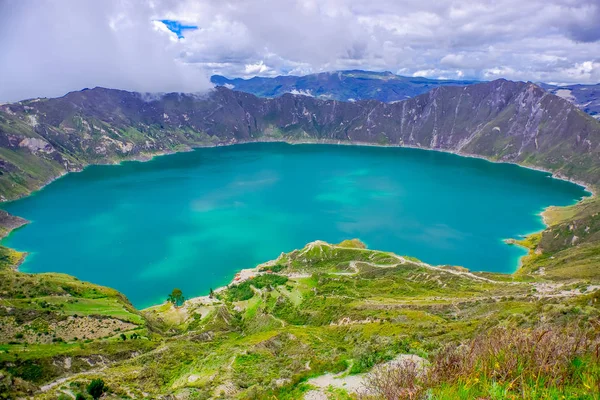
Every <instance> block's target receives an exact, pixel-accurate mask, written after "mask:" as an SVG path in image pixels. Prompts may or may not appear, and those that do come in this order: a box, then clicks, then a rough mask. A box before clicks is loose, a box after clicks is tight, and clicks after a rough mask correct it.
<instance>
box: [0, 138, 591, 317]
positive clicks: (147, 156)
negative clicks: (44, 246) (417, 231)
mask: <svg viewBox="0 0 600 400" xmlns="http://www.w3.org/2000/svg"><path fill="white" fill-rule="evenodd" d="M251 143H285V144H289V145H292V146H294V145H338V146H357V147H382V148H385V147H389V148H408V149H416V150H423V151H437V152H440V153H448V154H453V155H456V156H459V157H467V158H476V159H480V160H483V161H487V162H490V163H494V164H512V165H516V166H518V167H521V168H526V169H530V170H534V171H538V172H543V173H546V174H548V175H549V176H550V178H552V179H558V180H562V181H566V182H569V183H572V184H575V185H577V186H580V187H582V188H583V189H584V190H585V191H586V192H587V193H589V196H583V197H581V198H580V199H579V200H577V201H576V202H575V203H573V204H571V205H567V206H553V205H551V206H548V207H546V208H545V209H544V210H543V211H542V212H540V213H539V214H537V215H539V216H540V218H541V220H542V223H543V225H544V226H545V228H544V229H542V230H540V231H535V232H530V233H527V234H524V235H522V237H523V238H526V237H528V236H530V235H532V234H536V233H539V232H542V231H543V230H545V229H547V228H548V227H549V224H548V222H547V218H546V216H545V215H544V214H545V213H546V212H547V211H548V210H549V209H550V208H552V207H558V208H564V207H571V206H574V205H576V204H579V203H580V202H582V201H584V200H586V199H591V198H595V197H596V195H597V193H596V191H595V190H594V188H593V187H592V186H591V185H590V184H588V183H585V182H583V181H579V180H575V179H571V178H568V177H566V176H563V175H561V174H559V173H555V172H553V171H549V170H546V169H544V168H541V167H536V166H531V165H523V164H519V163H518V162H513V161H502V160H492V159H489V158H487V157H485V156H482V155H477V154H470V153H464V152H461V151H459V150H449V149H441V148H427V147H421V146H414V145H404V144H377V143H369V142H356V141H354V142H350V141H342V140H333V139H300V140H289V139H285V138H259V139H254V140H233V141H229V142H221V143H216V144H206V145H197V146H189V145H186V148H182V149H181V150H178V151H162V152H157V153H140V154H138V155H136V156H134V157H126V158H123V159H121V160H115V161H113V162H103V163H95V164H87V165H85V166H83V167H82V168H81V169H77V170H71V171H63V172H62V173H61V174H60V175H58V176H56V177H54V178H51V179H49V180H48V181H46V182H45V183H44V184H43V185H42V186H41V187H39V188H37V189H35V190H33V191H31V192H30V193H28V194H26V195H23V196H20V197H18V198H15V199H11V200H6V199H4V197H2V199H1V200H0V206H1V204H2V203H10V202H13V201H17V200H19V199H23V198H25V197H28V196H32V195H35V194H36V193H37V192H39V191H41V190H43V189H44V188H45V187H46V186H48V185H49V184H50V183H52V182H54V181H56V180H58V179H60V178H62V177H64V176H66V175H68V174H70V173H73V172H75V173H76V172H82V171H83V170H85V169H86V168H88V167H91V166H95V165H98V166H100V165H106V166H113V165H114V166H118V165H120V164H122V163H124V162H147V161H152V160H153V159H154V158H156V157H162V156H166V155H171V154H177V153H186V152H192V151H194V150H195V149H201V148H213V147H227V146H234V145H240V144H251ZM9 215H11V216H12V214H10V213H9ZM13 217H15V218H21V217H18V216H13ZM25 221H26V222H25V223H24V224H22V225H20V226H18V227H15V228H10V227H7V229H6V232H5V234H4V235H3V236H0V241H1V240H3V239H6V238H7V237H9V236H10V235H11V233H12V232H13V231H15V230H17V229H19V228H22V227H23V226H26V225H28V224H29V223H30V221H27V220H25ZM502 240H503V242H504V243H506V244H507V245H517V246H519V247H522V248H525V249H527V248H526V247H524V246H521V245H520V244H517V243H515V242H516V241H517V239H514V238H506V239H502ZM11 250H14V251H18V250H15V249H12V248H11ZM21 253H23V257H22V258H21V260H20V261H19V263H18V265H15V267H14V268H13V270H14V271H16V272H20V271H19V266H20V265H21V264H22V263H23V262H24V261H25V259H26V257H27V255H28V254H29V253H28V252H21ZM526 256H527V254H526V255H523V256H521V257H519V260H518V264H517V266H516V268H515V270H514V271H513V272H512V273H510V274H507V275H512V274H514V273H516V272H517V271H518V270H519V269H520V268H521V267H522V265H523V264H522V259H523V258H524V257H526ZM269 262H270V261H268V262H266V263H263V264H259V265H257V266H255V267H253V268H244V269H242V270H240V271H239V272H238V273H237V274H236V276H237V275H239V274H242V273H255V274H256V273H258V272H259V268H261V267H263V266H265V264H268V263H269ZM477 272H485V271H477ZM257 275H258V274H257ZM246 279H248V278H245V279H243V280H239V282H236V281H235V277H234V279H232V280H231V281H230V282H229V284H227V285H225V286H221V287H218V288H217V289H214V292H219V291H222V290H225V289H226V288H228V287H229V286H230V285H231V284H233V283H241V282H243V281H244V280H246ZM204 298H206V299H208V295H204V296H196V297H192V298H190V299H188V300H186V302H187V301H192V300H193V301H199V299H204ZM210 301H212V299H210ZM164 304H165V302H163V303H160V304H156V305H151V306H149V307H146V308H143V309H141V310H149V309H152V308H153V307H158V306H162V305H164Z"/></svg>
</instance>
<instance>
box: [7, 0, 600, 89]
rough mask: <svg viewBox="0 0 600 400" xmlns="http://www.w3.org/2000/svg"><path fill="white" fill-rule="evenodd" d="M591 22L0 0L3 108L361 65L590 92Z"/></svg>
mask: <svg viewBox="0 0 600 400" xmlns="http://www.w3.org/2000/svg"><path fill="white" fill-rule="evenodd" d="M599 18H600V5H599V4H598V0H528V1H523V0H497V1H494V2H481V1H479V0H462V1H460V2H457V1H455V0H438V1H435V2H434V1H423V0H405V1H401V2H400V1H396V0H369V1H364V0H318V1H317V0H260V1H259V0H247V1H239V0H136V1H135V2H134V1H133V0H103V1H91V0H81V1H80V0H63V1H58V0H54V1H53V0H46V1H45V2H42V0H40V1H35V2H34V1H33V0H24V1H21V0H19V1H17V0H4V1H1V0H0V100H14V99H16V98H22V97H31V96H40V95H60V94H62V93H64V92H65V91H67V90H77V89H80V88H82V87H86V86H87V87H89V86H96V85H103V86H111V87H119V88H126V89H136V90H144V91H149V90H161V91H165V90H167V91H170V90H176V91H196V90H201V89H205V88H206V87H207V81H206V77H205V76H206V75H209V74H212V73H219V74H223V75H226V76H242V77H249V76H252V75H263V76H273V75H278V74H281V75H285V74H296V75H301V74H306V73H314V72H321V71H332V70H338V69H355V68H356V69H372V70H389V71H397V72H399V73H401V74H404V75H408V76H427V77H434V78H438V77H442V78H468V79H493V78H498V77H505V78H508V79H518V80H531V81H549V82H564V83H571V82H580V83H597V82H598V81H599V80H600V77H599V74H600V73H599V72H598V70H599V67H598V63H599V62H600V24H599V23H598V20H599ZM161 19H170V20H177V21H181V22H182V23H185V24H190V25H196V26H198V29H197V30H193V31H192V30H190V31H186V32H185V33H184V36H185V38H184V39H177V35H175V34H173V33H172V32H170V31H168V30H167V29H166V27H165V26H164V24H162V23H158V22H154V21H157V20H161Z"/></svg>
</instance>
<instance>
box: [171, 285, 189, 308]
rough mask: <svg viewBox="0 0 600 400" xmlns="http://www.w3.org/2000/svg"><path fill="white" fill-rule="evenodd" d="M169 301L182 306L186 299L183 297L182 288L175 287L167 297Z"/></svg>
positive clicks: (176, 305)
mask: <svg viewBox="0 0 600 400" xmlns="http://www.w3.org/2000/svg"><path fill="white" fill-rule="evenodd" d="M167 301H168V302H169V303H172V304H173V305H174V306H175V307H180V306H181V305H182V304H183V302H184V301H185V297H183V292H182V291H181V289H177V288H175V289H173V291H172V292H171V294H170V295H169V297H168V298H167Z"/></svg>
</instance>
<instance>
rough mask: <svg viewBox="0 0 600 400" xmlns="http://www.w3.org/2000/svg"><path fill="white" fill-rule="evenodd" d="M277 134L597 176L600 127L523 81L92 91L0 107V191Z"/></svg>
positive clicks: (21, 190)
mask: <svg viewBox="0 0 600 400" xmlns="http://www.w3.org/2000/svg"><path fill="white" fill-rule="evenodd" d="M32 120H35V121H36V123H35V124H32V123H31V121H32ZM274 139H276V140H290V141H295V140H323V141H346V142H366V143H375V144H382V145H387V144H389V145H404V146H416V147H423V148H432V149H440V150H445V151H455V152H460V153H463V154H470V155H478V156H484V157H487V158H491V159H495V160H502V161H511V162H518V163H522V164H527V165H531V166H537V167H541V168H546V169H549V170H552V171H554V172H557V173H559V174H561V175H564V176H566V177H569V178H574V179H579V180H582V181H586V182H587V183H592V184H596V183H598V181H600V173H598V171H600V157H599V155H600V147H599V144H600V123H599V122H598V121H596V120H594V119H593V118H592V117H590V116H588V115H586V114H585V113H583V112H582V111H580V110H579V109H577V108H576V107H575V106H573V105H572V104H571V103H569V102H568V101H566V100H564V99H563V98H560V97H558V96H555V95H553V94H550V93H548V92H546V91H544V90H543V89H541V88H540V87H538V86H536V85H534V84H531V83H523V82H511V81H506V80H497V81H493V82H487V83H481V84H475V85H469V86H446V87H438V88H435V89H433V90H431V91H430V92H428V93H426V94H423V95H420V96H417V97H414V98H411V99H408V100H405V101H401V102H396V103H382V102H379V101H375V100H368V101H359V102H339V101H335V100H319V99H316V98H314V97H309V96H298V95H291V94H285V95H283V96H281V97H279V98H275V99H265V98H257V97H255V96H253V95H250V94H247V93H243V92H235V91H232V90H229V89H227V88H225V87H218V88H216V89H215V90H213V91H212V92H210V93H208V94H206V95H205V96H197V95H188V94H177V93H171V94H166V95H163V96H158V95H152V96H150V95H142V94H139V93H132V92H126V91H121V90H111V89H103V88H95V89H91V90H83V91H80V92H72V93H69V94H67V95H66V96H64V97H61V98H57V99H44V100H38V101H24V102H20V103H15V104H9V105H4V106H0V147H3V148H4V149H5V152H6V151H8V152H9V153H10V154H12V156H10V157H6V156H5V155H6V154H7V153H4V154H0V168H1V171H2V172H3V175H1V176H0V193H1V194H3V195H4V196H5V197H7V198H14V197H18V196H20V195H24V194H26V193H28V192H29V191H30V190H31V189H34V188H37V187H40V186H41V185H43V184H44V183H46V182H47V181H48V180H50V179H53V178H55V177H56V176H59V175H60V174H61V173H64V172H65V171H70V170H78V169H80V168H82V167H83V166H85V165H87V164H89V163H103V162H115V161H117V160H120V159H123V158H142V157H144V156H146V155H148V154H151V153H161V152H171V151H178V150H181V149H187V148H189V147H194V146H202V145H215V144H229V143H236V142H241V141H256V140H274ZM27 154H30V155H29V156H28V155H27ZM31 155H33V156H34V157H31ZM32 163H33V164H35V165H34V167H35V168H32V165H31V164H32ZM26 166H27V167H26Z"/></svg>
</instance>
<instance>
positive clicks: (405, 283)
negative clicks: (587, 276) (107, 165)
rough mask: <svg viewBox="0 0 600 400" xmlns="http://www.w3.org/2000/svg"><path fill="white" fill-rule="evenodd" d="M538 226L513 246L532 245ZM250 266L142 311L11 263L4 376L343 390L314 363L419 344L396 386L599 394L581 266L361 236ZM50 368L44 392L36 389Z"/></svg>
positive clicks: (8, 388)
mask: <svg viewBox="0 0 600 400" xmlns="http://www.w3.org/2000/svg"><path fill="white" fill-rule="evenodd" d="M549 229H550V228H549ZM539 237H540V235H539V234H538V235H537V236H533V237H531V238H529V239H528V240H526V241H525V242H524V243H523V244H528V245H530V246H537V245H539V243H540V240H539ZM528 266H529V264H527V262H526V265H524V267H523V268H528ZM255 271H256V272H255V276H254V277H251V278H249V279H246V280H243V281H241V282H239V283H237V284H231V285H230V286H229V287H227V288H225V289H223V290H219V291H216V292H213V294H214V295H213V297H212V298H211V297H209V296H207V297H205V298H201V299H191V300H189V301H187V302H186V305H185V307H172V306H170V304H168V303H166V304H165V305H161V306H156V307H152V308H151V309H148V310H144V311H143V312H141V313H140V312H138V311H136V310H134V309H133V307H131V305H130V304H129V303H128V302H127V301H126V299H125V298H124V297H123V296H122V295H120V294H118V293H117V292H116V291H114V290H111V289H108V288H103V287H99V286H96V285H92V284H89V283H86V282H81V281H78V280H76V279H74V278H72V277H68V276H66V275H61V274H38V275H30V274H23V273H19V272H16V271H14V270H13V269H12V268H6V269H4V270H2V271H1V273H2V274H3V276H2V278H3V279H2V280H0V293H3V295H2V296H3V297H2V300H0V305H2V306H3V307H2V308H0V318H3V320H2V321H3V324H2V328H1V331H0V332H1V334H2V335H3V336H2V342H1V343H3V344H0V371H1V373H2V374H4V375H3V376H4V377H5V378H3V379H4V380H3V381H0V382H6V385H5V386H4V387H3V386H0V388H3V389H2V390H4V391H5V392H6V393H11V395H13V396H32V395H36V396H38V397H40V398H57V397H60V396H66V395H70V394H72V395H73V396H75V394H77V393H88V391H87V390H86V388H87V386H88V385H89V382H90V381H92V380H94V379H102V381H103V383H104V385H103V387H110V391H109V392H106V391H105V392H104V393H105V394H104V396H105V397H106V396H108V397H109V398H112V397H115V398H118V397H122V396H129V397H134V398H137V397H147V395H148V394H150V396H151V397H158V396H161V395H168V394H172V395H177V396H184V395H185V396H190V397H192V398H194V397H197V398H214V397H216V398H219V397H221V398H240V399H246V398H278V399H296V398H302V396H304V395H305V394H307V393H308V392H310V391H318V392H321V393H322V394H323V395H325V396H330V397H331V398H341V399H344V398H345V399H352V398H357V396H359V393H357V392H356V389H352V388H351V387H346V386H344V385H343V384H338V385H337V386H333V387H327V386H324V384H322V383H320V382H322V381H323V379H325V378H323V377H328V376H331V377H332V378H331V382H332V384H334V385H335V384H336V382H337V381H340V382H343V381H344V379H354V380H359V381H361V382H362V384H365V385H372V386H373V387H375V386H374V385H376V384H377V379H378V376H379V375H378V374H381V373H382V371H388V372H389V370H390V369H392V368H396V367H394V366H397V365H398V364H397V361H395V360H398V357H416V358H414V359H417V360H424V361H422V363H423V365H426V366H427V370H426V371H427V373H426V374H424V373H422V372H421V373H419V374H416V375H415V373H414V372H415V371H414V370H416V369H417V368H416V367H415V366H412V367H411V366H408V365H407V366H406V368H405V369H400V370H398V368H396V369H394V370H393V374H392V373H391V372H389V374H392V377H394V379H399V380H397V381H393V382H395V383H394V385H393V386H394V388H395V390H398V389H399V388H400V389H402V390H401V392H400V393H405V394H406V393H412V394H413V395H416V394H419V395H423V396H430V398H432V399H445V398H465V399H468V398H477V397H481V398H494V399H496V398H497V399H509V398H528V399H542V398H548V397H550V398H552V397H555V396H558V397H559V398H560V396H563V395H564V396H566V397H565V398H594V397H593V396H597V395H599V394H600V388H599V387H598V382H599V381H600V379H598V377H599V375H598V374H599V371H600V366H599V365H600V364H599V362H598V359H597V355H596V353H595V347H594V346H596V345H597V342H596V341H595V340H596V338H597V337H598V333H597V329H598V326H600V308H599V302H598V298H600V291H597V290H595V288H596V287H595V286H594V284H593V282H591V281H589V280H581V279H568V280H560V281H556V280H547V279H544V278H543V277H540V276H539V275H536V276H531V275H528V274H526V273H523V274H517V275H515V276H507V275H500V274H491V273H486V274H478V275H475V274H471V273H469V272H468V271H467V270H465V269H461V268H451V267H431V266H429V265H427V264H423V263H421V262H420V261H418V260H416V259H413V258H407V257H400V256H397V255H395V254H392V253H388V252H380V251H376V250H368V249H366V248H365V247H364V245H363V244H362V243H360V242H358V241H356V240H353V241H345V242H343V243H341V244H340V245H331V244H328V243H325V242H313V243H310V244H308V245H307V246H306V247H305V248H303V249H300V250H295V251H292V252H290V253H287V254H282V255H281V256H280V257H279V258H278V259H277V260H273V261H271V262H269V263H266V264H263V265H260V266H258V267H257V268H256V270H255ZM275 271H277V272H276V273H275ZM7 294H10V296H8V297H7ZM179 294H181V293H172V295H173V299H175V298H179V296H178V295H179ZM181 296H182V294H181ZM167 304H168V305H167ZM9 309H10V311H8V310H9ZM2 310H5V311H2ZM75 315H76V317H75ZM75 336H76V337H75ZM491 349H493V350H494V351H493V352H492V351H491ZM403 355H409V356H403ZM402 365H404V364H402ZM100 366H102V367H100ZM99 368H101V372H99V371H100V369H99ZM410 368H412V370H411V369H410ZM446 370H448V371H453V372H452V373H446V374H444V373H442V372H441V371H446ZM411 371H412V372H411ZM389 374H388V375H389ZM411 374H412V375H411ZM557 376H559V377H560V379H556V377H557ZM61 377H66V378H67V379H66V380H65V381H58V379H60V378H61ZM409 378H410V379H409ZM515 378H518V379H516V380H515ZM386 379H387V381H388V382H389V381H390V379H391V378H390V377H389V376H388V377H387V378H386ZM53 382H54V384H53V385H52V386H51V389H49V390H48V391H46V392H43V393H42V392H40V391H39V389H37V388H39V387H41V386H43V385H47V384H51V383H53ZM588 386H589V388H588ZM377 390H379V389H377ZM0 392H2V391H1V390H0ZM378 393H379V394H380V395H381V396H379V397H376V398H392V397H386V395H385V393H384V392H378ZM394 393H396V394H397V393H398V392H394ZM88 394H89V395H92V394H91V393H88ZM588 395H589V396H588ZM568 396H571V397H568ZM586 396H588V397H586ZM397 398H414V399H417V398H420V397H415V396H413V397H401V396H400V395H398V397H397Z"/></svg>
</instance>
